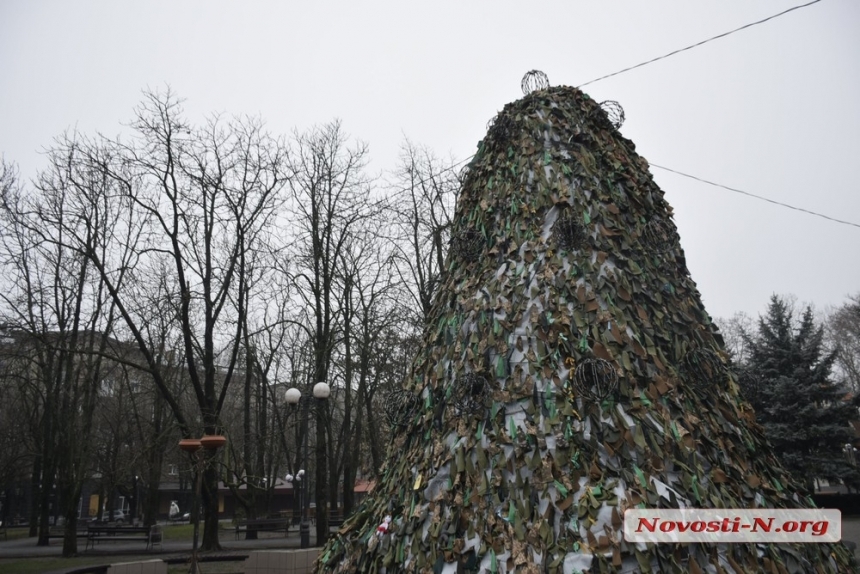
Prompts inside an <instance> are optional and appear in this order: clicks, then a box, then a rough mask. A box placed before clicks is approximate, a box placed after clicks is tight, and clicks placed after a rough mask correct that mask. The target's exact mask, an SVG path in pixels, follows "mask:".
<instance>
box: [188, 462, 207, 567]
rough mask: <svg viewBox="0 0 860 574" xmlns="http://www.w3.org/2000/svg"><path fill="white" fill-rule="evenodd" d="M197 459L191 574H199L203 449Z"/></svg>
mask: <svg viewBox="0 0 860 574" xmlns="http://www.w3.org/2000/svg"><path fill="white" fill-rule="evenodd" d="M195 456H196V457H197V485H196V486H195V488H194V509H193V510H194V541H193V542H192V545H191V570H190V572H191V574H199V572H200V570H199V568H198V565H197V536H198V533H199V532H200V485H201V484H202V482H203V480H202V479H203V456H204V455H203V449H202V448H201V449H200V450H198V451H197V452H196V453H195Z"/></svg>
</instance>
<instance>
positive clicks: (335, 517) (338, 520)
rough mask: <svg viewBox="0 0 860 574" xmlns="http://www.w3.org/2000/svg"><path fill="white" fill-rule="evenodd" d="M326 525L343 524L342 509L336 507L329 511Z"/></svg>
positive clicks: (335, 525) (338, 525) (337, 525)
mask: <svg viewBox="0 0 860 574" xmlns="http://www.w3.org/2000/svg"><path fill="white" fill-rule="evenodd" d="M328 525H329V527H333V526H334V527H341V526H343V509H341V508H337V509H334V510H331V511H329V515H328Z"/></svg>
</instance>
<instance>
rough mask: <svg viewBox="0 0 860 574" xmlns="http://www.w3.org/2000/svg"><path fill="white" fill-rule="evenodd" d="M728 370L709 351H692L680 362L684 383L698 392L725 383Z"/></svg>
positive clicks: (716, 356)
mask: <svg viewBox="0 0 860 574" xmlns="http://www.w3.org/2000/svg"><path fill="white" fill-rule="evenodd" d="M727 374H728V369H727V368H726V365H725V363H723V361H722V360H721V359H720V357H719V355H717V354H716V353H715V352H714V351H712V350H710V349H692V350H691V351H689V352H688V353H687V354H686V355H684V359H683V360H682V361H681V375H682V376H683V377H684V380H685V382H686V383H687V384H688V385H689V386H691V387H693V388H695V389H699V390H706V389H708V388H709V387H714V386H716V385H719V384H720V383H722V382H723V381H725V379H726V376H727Z"/></svg>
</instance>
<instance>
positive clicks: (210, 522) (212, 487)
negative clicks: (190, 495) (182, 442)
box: [200, 452, 221, 550]
mask: <svg viewBox="0 0 860 574" xmlns="http://www.w3.org/2000/svg"><path fill="white" fill-rule="evenodd" d="M214 454H215V453H214V452H207V453H206V458H207V464H206V469H205V470H204V471H203V489H202V490H203V492H202V498H203V543H202V544H201V545H200V549H201V550H221V543H220V542H219V541H218V470H217V469H216V468H215V466H214V465H213V464H210V463H209V460H208V459H210V458H211V457H213V456H214Z"/></svg>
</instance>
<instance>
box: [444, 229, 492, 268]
mask: <svg viewBox="0 0 860 574" xmlns="http://www.w3.org/2000/svg"><path fill="white" fill-rule="evenodd" d="M485 244H486V241H485V240H484V237H483V236H482V235H481V234H480V233H479V232H478V231H476V230H474V229H467V230H465V231H461V232H460V233H457V234H455V235H454V236H453V237H452V238H451V251H452V252H453V253H454V254H455V255H457V256H458V257H460V258H462V259H466V260H467V261H472V260H475V259H477V258H478V255H480V254H481V253H482V252H483V251H484V246H485Z"/></svg>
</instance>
